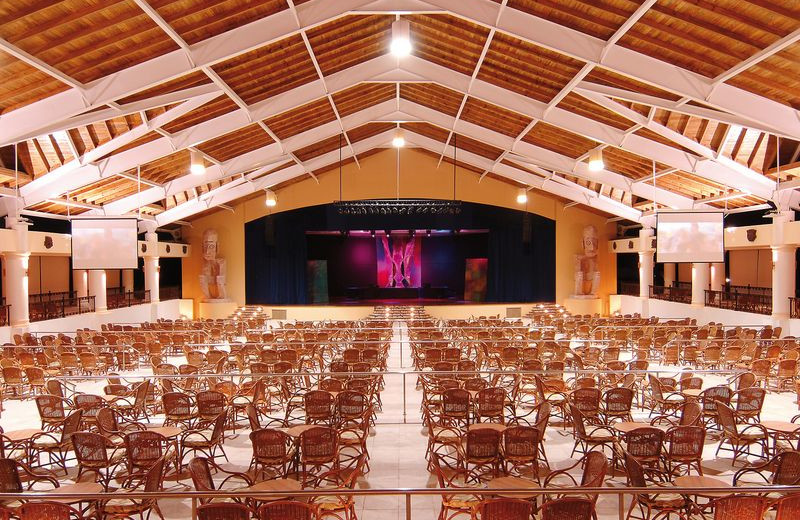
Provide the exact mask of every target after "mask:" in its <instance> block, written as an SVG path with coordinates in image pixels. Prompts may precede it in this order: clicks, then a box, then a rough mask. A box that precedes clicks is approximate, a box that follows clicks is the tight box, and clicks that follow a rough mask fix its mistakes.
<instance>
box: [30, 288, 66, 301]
mask: <svg viewBox="0 0 800 520" xmlns="http://www.w3.org/2000/svg"><path fill="white" fill-rule="evenodd" d="M77 297H78V293H77V292H76V291H56V292H46V293H37V294H29V295H28V303H47V302H54V301H62V300H70V299H72V298H77Z"/></svg>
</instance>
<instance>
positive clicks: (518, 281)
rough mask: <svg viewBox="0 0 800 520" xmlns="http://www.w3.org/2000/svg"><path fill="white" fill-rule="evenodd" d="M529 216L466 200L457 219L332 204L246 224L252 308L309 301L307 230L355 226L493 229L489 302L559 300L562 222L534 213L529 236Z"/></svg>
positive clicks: (248, 290)
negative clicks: (347, 210)
mask: <svg viewBox="0 0 800 520" xmlns="http://www.w3.org/2000/svg"><path fill="white" fill-rule="evenodd" d="M524 215H525V214H524V212H521V211H515V210H510V209H504V208H498V207H496V206H488V205H483V204H472V203H466V202H465V203H462V210H461V212H460V213H459V214H458V215H453V216H449V217H442V216H433V215H413V216H397V215H387V216H382V215H369V216H342V215H339V214H338V213H337V212H336V211H335V210H334V208H333V205H322V206H312V207H308V208H301V209H297V210H293V211H286V212H281V213H278V214H276V215H271V216H266V217H262V218H260V219H257V220H254V221H251V222H248V223H247V224H245V286H246V299H247V303H248V304H267V303H274V304H305V303H307V294H306V285H307V284H306V262H307V260H308V248H307V238H306V231H326V230H327V231H331V230H352V229H358V230H361V229H488V230H489V239H488V241H489V245H488V255H487V256H488V259H489V272H488V291H487V300H488V301H491V302H528V301H554V300H555V247H556V243H555V225H556V223H555V221H553V220H550V219H548V218H545V217H541V216H538V215H534V214H529V215H528V216H527V219H528V221H529V231H527V232H526V233H523V227H524V226H523V221H524V219H525V217H524ZM423 269H424V266H423ZM462 271H463V267H462ZM330 275H331V273H329V276H330ZM459 276H461V277H463V276H464V273H463V272H462V273H460V275H459Z"/></svg>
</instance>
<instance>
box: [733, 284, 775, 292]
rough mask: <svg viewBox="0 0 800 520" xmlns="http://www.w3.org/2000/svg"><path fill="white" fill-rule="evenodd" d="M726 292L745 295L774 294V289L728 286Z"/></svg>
mask: <svg viewBox="0 0 800 520" xmlns="http://www.w3.org/2000/svg"><path fill="white" fill-rule="evenodd" d="M725 291H726V292H738V293H743V294H772V287H756V286H753V285H726V286H725Z"/></svg>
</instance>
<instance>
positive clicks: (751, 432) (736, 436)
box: [716, 402, 769, 464]
mask: <svg viewBox="0 0 800 520" xmlns="http://www.w3.org/2000/svg"><path fill="white" fill-rule="evenodd" d="M716 408H717V420H718V421H719V424H720V426H721V427H722V436H721V437H720V441H719V446H717V451H716V453H717V454H719V452H720V450H723V446H724V445H725V444H728V445H730V448H724V451H731V452H732V453H733V464H736V459H737V458H738V457H739V456H741V455H753V456H756V457H761V458H767V456H768V454H769V432H767V429H766V428H764V427H763V426H762V425H760V424H748V425H746V426H745V427H744V428H741V429H740V428H739V425H738V424H736V412H734V411H733V410H731V408H730V407H729V406H728V405H726V404H724V403H721V402H718V403H717V407H716ZM754 444H755V445H758V446H760V447H761V453H760V454H756V453H753V452H752V451H750V446H752V445H754Z"/></svg>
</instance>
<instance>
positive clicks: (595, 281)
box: [573, 225, 600, 298]
mask: <svg viewBox="0 0 800 520" xmlns="http://www.w3.org/2000/svg"><path fill="white" fill-rule="evenodd" d="M597 247H598V238H597V228H596V227H594V226H591V225H590V226H586V227H585V228H583V254H579V255H575V294H574V295H573V297H574V298H597V290H598V288H599V287H600V269H599V267H598V265H597Z"/></svg>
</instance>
